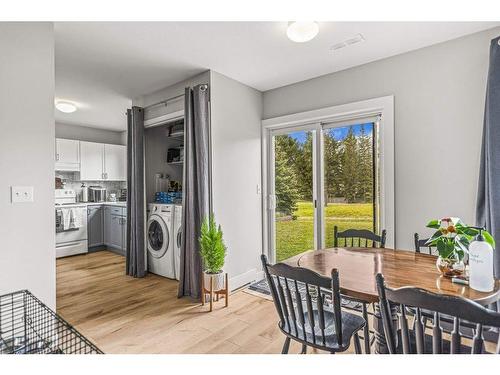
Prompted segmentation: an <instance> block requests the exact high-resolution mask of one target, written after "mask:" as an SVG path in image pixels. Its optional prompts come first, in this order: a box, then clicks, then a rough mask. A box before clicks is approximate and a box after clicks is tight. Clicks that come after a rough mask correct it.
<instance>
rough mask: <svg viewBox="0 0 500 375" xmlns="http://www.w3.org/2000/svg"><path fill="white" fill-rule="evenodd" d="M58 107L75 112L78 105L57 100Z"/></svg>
mask: <svg viewBox="0 0 500 375" xmlns="http://www.w3.org/2000/svg"><path fill="white" fill-rule="evenodd" d="M56 108H57V109H58V110H59V111H61V112H64V113H73V112H75V111H76V105H74V104H73V103H70V102H61V101H59V102H56Z"/></svg>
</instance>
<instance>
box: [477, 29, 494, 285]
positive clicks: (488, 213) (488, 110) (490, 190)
mask: <svg viewBox="0 0 500 375" xmlns="http://www.w3.org/2000/svg"><path fill="white" fill-rule="evenodd" d="M499 42H500V37H498V38H495V39H493V40H492V41H491V45H490V67H489V71H488V81H487V87H486V105H485V110H484V128H483V143H482V149H481V166H480V172H479V189H478V200H477V207H476V218H477V219H476V220H477V224H478V225H479V226H485V227H486V229H487V230H488V231H489V232H490V233H491V234H492V235H493V237H494V238H495V240H496V243H497V249H496V251H495V252H494V271H495V277H497V278H499V277H500V252H499V250H500V147H499V145H500V45H499Z"/></svg>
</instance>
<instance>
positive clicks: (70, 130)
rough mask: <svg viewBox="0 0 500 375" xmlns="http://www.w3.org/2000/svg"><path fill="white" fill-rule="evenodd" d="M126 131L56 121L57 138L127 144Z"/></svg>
mask: <svg viewBox="0 0 500 375" xmlns="http://www.w3.org/2000/svg"><path fill="white" fill-rule="evenodd" d="M124 133H126V132H117V131H113V130H106V129H97V128H91V127H88V126H80V125H71V124H62V123H56V138H65V139H76V140H79V141H87V142H100V143H110V144H114V145H125V144H126V143H127V142H126V137H124V135H123V134H124Z"/></svg>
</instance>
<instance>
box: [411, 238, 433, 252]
mask: <svg viewBox="0 0 500 375" xmlns="http://www.w3.org/2000/svg"><path fill="white" fill-rule="evenodd" d="M413 240H414V242H415V252H417V253H421V252H422V251H421V250H422V249H426V252H427V254H429V255H434V254H433V253H432V252H433V250H434V249H435V246H429V245H426V243H427V240H428V238H424V239H422V240H421V239H420V236H419V235H418V233H415V234H414V235H413Z"/></svg>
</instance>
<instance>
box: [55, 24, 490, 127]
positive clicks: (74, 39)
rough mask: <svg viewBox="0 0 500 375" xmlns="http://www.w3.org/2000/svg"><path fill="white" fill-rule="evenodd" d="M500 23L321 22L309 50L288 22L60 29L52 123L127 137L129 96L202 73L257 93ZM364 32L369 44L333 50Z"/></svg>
mask: <svg viewBox="0 0 500 375" xmlns="http://www.w3.org/2000/svg"><path fill="white" fill-rule="evenodd" d="M499 25H500V23H499V22H417V23H409V22H398V23H391V22H322V23H320V32H319V34H318V36H317V37H316V38H315V39H313V40H312V41H311V42H308V43H301V44H299V43H293V42H291V41H289V40H288V39H287V37H286V34H285V32H286V27H287V23H286V22H119V23H113V22H104V23H102V22H96V23H92V22H57V23H56V25H55V31H56V98H58V99H64V100H70V101H73V102H75V103H77V105H78V107H79V110H78V111H77V112H75V113H72V114H63V113H61V112H59V111H56V121H57V122H64V123H68V124H78V125H87V126H92V127H99V128H107V129H111V130H125V128H126V118H125V115H124V113H125V110H126V108H128V107H130V105H131V99H132V98H134V97H137V96H140V95H143V94H147V93H150V92H153V91H156V90H158V89H161V88H163V87H166V86H169V85H171V84H174V83H177V82H179V81H182V80H184V79H186V78H189V77H191V76H193V75H195V74H197V73H200V72H202V71H205V70H207V69H212V70H215V71H217V72H219V73H222V74H224V75H226V76H228V77H231V78H234V79H236V80H238V81H240V82H242V83H245V84H247V85H249V86H251V87H254V88H256V89H258V90H261V91H266V90H270V89H273V88H276V87H280V86H284V85H289V84H291V83H295V82H299V81H302V80H306V79H309V78H313V77H316V76H319V75H323V74H327V73H332V72H336V71H339V70H343V69H347V68H350V67H353V66H357V65H361V64H366V63H368V62H370V61H375V60H379V59H383V58H386V57H389V56H394V55H397V54H401V53H404V52H407V51H411V50H415V49H418V48H422V47H425V46H429V45H432V44H436V43H440V42H443V41H446V40H450V39H454V38H458V37H460V36H463V35H466V34H471V33H474V32H478V31H481V30H485V29H489V28H492V27H495V26H499ZM358 33H361V34H362V35H363V36H364V38H365V39H366V40H365V42H362V43H359V44H355V45H352V46H349V47H347V48H343V49H340V50H337V51H332V50H330V47H331V46H332V45H333V44H336V43H338V42H341V41H343V40H345V39H348V38H352V37H354V36H355V35H356V34H358Z"/></svg>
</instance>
